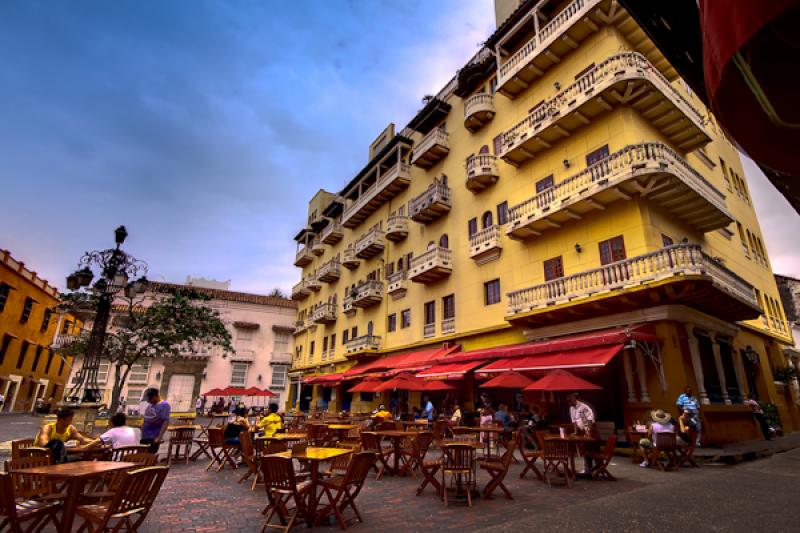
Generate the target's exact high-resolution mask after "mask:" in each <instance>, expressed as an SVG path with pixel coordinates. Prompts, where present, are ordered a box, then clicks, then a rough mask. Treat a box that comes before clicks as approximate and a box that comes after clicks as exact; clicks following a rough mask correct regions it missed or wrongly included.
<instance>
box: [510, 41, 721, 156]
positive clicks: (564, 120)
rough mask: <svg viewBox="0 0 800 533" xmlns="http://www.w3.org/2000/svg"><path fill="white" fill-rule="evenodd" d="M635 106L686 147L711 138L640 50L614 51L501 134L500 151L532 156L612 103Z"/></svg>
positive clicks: (695, 112)
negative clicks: (616, 52)
mask: <svg viewBox="0 0 800 533" xmlns="http://www.w3.org/2000/svg"><path fill="white" fill-rule="evenodd" d="M620 105H629V106H633V107H635V108H636V109H637V110H638V111H639V113H640V115H641V116H642V117H643V118H644V119H645V120H647V121H648V122H649V123H650V125H652V126H653V127H655V128H656V129H658V130H659V131H660V132H661V133H662V134H663V135H665V136H666V137H667V138H669V139H670V141H671V142H673V143H674V144H675V145H676V146H677V147H679V148H680V149H682V150H686V151H689V150H693V149H695V148H699V147H701V146H703V145H704V144H706V143H708V142H710V141H711V138H710V137H709V136H708V134H707V133H706V131H705V129H704V128H703V117H702V115H701V114H700V112H699V111H698V110H697V109H696V108H695V107H694V106H692V104H690V103H689V101H688V100H686V99H685V98H684V97H683V95H682V94H681V93H680V91H678V90H677V89H676V88H675V87H673V86H672V85H670V83H669V82H668V81H667V80H666V79H665V78H664V77H663V76H662V75H661V74H660V73H659V72H658V71H657V70H656V69H655V68H654V67H653V65H652V64H650V62H649V61H648V60H647V59H646V58H645V57H644V56H642V55H641V54H639V53H637V52H622V53H619V54H615V55H613V56H611V57H609V58H608V59H606V60H605V61H603V62H602V63H600V64H599V65H597V66H596V67H594V68H592V69H591V70H589V71H588V72H586V73H585V74H583V75H582V76H581V77H580V78H578V80H577V81H576V82H575V83H573V84H571V85H569V86H568V87H567V88H566V89H564V90H562V91H561V92H559V93H558V94H556V95H555V96H553V97H552V98H550V99H548V100H545V101H544V102H542V103H541V104H539V105H538V106H536V107H535V108H534V109H533V110H531V112H530V113H529V114H528V116H527V117H526V118H525V119H524V120H522V121H521V122H519V123H518V124H517V125H516V126H514V127H513V128H511V129H510V130H508V131H506V132H505V133H504V134H503V136H502V150H501V153H500V154H499V155H500V156H501V157H502V158H503V160H504V161H506V162H507V163H510V164H512V165H519V164H521V163H522V162H524V161H526V160H528V159H530V158H531V157H534V156H535V155H536V154H537V153H538V152H541V151H542V150H546V149H548V148H550V147H551V146H552V145H553V143H556V142H558V141H559V140H561V139H563V138H564V137H567V136H569V135H571V134H572V132H573V131H575V130H577V129H579V128H582V127H583V126H585V125H586V124H589V123H590V122H591V120H592V119H593V118H594V117H596V116H598V115H601V114H603V113H606V112H607V111H609V110H611V109H613V106H620Z"/></svg>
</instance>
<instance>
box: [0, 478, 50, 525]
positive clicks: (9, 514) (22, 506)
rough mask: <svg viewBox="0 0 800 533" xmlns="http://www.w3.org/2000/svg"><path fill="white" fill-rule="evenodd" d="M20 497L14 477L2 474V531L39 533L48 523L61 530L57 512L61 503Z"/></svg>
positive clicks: (0, 495)
mask: <svg viewBox="0 0 800 533" xmlns="http://www.w3.org/2000/svg"><path fill="white" fill-rule="evenodd" d="M18 497H19V495H18V494H17V493H16V492H15V490H14V482H13V480H12V475H11V474H8V473H5V472H0V531H7V530H8V531H11V532H12V533H23V532H24V533H29V532H34V531H35V532H39V531H41V530H42V529H43V528H44V526H45V525H47V523H48V522H52V523H53V525H54V526H55V528H56V530H58V529H59V528H60V524H59V522H58V515H57V512H58V510H59V509H60V508H61V502H59V501H55V500H53V501H42V500H29V499H18ZM23 526H25V527H23Z"/></svg>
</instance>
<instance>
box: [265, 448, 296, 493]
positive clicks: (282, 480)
mask: <svg viewBox="0 0 800 533" xmlns="http://www.w3.org/2000/svg"><path fill="white" fill-rule="evenodd" d="M261 472H262V473H263V474H264V486H265V487H266V489H267V493H268V494H269V493H270V491H272V490H284V491H289V492H296V490H297V483H296V482H295V477H294V466H293V464H292V459H291V458H290V457H283V456H281V455H267V456H264V458H262V459H261Z"/></svg>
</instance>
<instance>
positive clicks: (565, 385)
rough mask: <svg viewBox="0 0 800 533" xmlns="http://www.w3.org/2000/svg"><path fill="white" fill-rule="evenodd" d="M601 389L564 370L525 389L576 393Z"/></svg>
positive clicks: (556, 371) (551, 374)
mask: <svg viewBox="0 0 800 533" xmlns="http://www.w3.org/2000/svg"><path fill="white" fill-rule="evenodd" d="M602 388H603V387H600V386H599V385H595V384H594V383H591V382H589V381H586V380H585V379H583V378H579V377H578V376H576V375H575V374H571V373H569V372H567V371H566V370H553V371H552V372H550V373H548V374H547V375H546V376H545V377H543V378H542V379H540V380H539V381H537V382H536V383H534V384H533V385H530V386H528V387H525V390H526V391H537V390H538V391H553V392H556V391H576V390H600V389H602Z"/></svg>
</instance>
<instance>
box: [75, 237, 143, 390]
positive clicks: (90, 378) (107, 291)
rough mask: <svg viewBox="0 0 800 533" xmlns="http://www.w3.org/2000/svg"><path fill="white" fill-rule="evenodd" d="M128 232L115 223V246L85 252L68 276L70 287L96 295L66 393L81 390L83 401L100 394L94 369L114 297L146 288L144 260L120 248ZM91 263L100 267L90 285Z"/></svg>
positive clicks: (97, 366)
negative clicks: (91, 321) (83, 348)
mask: <svg viewBox="0 0 800 533" xmlns="http://www.w3.org/2000/svg"><path fill="white" fill-rule="evenodd" d="M127 236H128V232H127V230H126V229H125V226H120V227H118V228H117V229H116V230H114V240H115V242H116V244H117V245H116V247H115V248H109V249H108V250H100V251H97V250H96V251H93V252H86V253H85V254H84V255H83V257H81V259H80V261H79V262H78V270H76V271H75V272H74V273H72V274H70V275H69V276H67V288H68V289H69V290H73V291H75V290H80V289H81V288H87V289H89V290H91V292H92V293H94V295H95V296H96V297H97V308H96V310H95V314H94V315H95V316H94V324H93V326H92V332H91V334H90V335H89V343H88V346H87V348H86V354H85V356H84V361H83V366H82V367H81V369H80V370H79V371H78V374H77V376H76V379H75V382H74V385H73V387H72V389H71V390H70V392H69V393H68V395H67V396H68V397H72V396H77V393H78V392H79V391H81V390H82V391H83V394H82V396H81V401H82V402H86V403H94V402H96V401H97V400H98V399H99V397H100V396H99V393H100V389H99V387H98V385H97V373H98V371H99V368H100V358H101V356H102V353H103V347H104V345H105V339H106V330H107V328H108V321H109V318H110V315H111V304H112V302H113V301H114V298H115V297H116V295H117V294H119V293H120V292H124V294H125V296H127V297H129V298H133V297H134V296H135V295H137V294H142V293H143V292H145V290H147V278H145V277H144V274H146V273H147V264H146V263H145V262H144V261H140V260H138V259H136V258H135V257H133V256H132V255H129V254H127V253H126V252H124V251H123V250H122V249H121V248H120V246H121V245H122V243H123V242H125V238H126V237H127ZM81 267H82V268H81ZM92 267H95V268H97V269H98V270H99V277H98V279H97V281H95V282H94V285H92V280H93V279H94V278H95V273H94V272H93V270H92ZM137 276H140V277H139V278H138V279H137V280H136V281H134V282H129V281H128V280H130V279H132V278H136V277H137ZM90 285H91V287H90Z"/></svg>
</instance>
